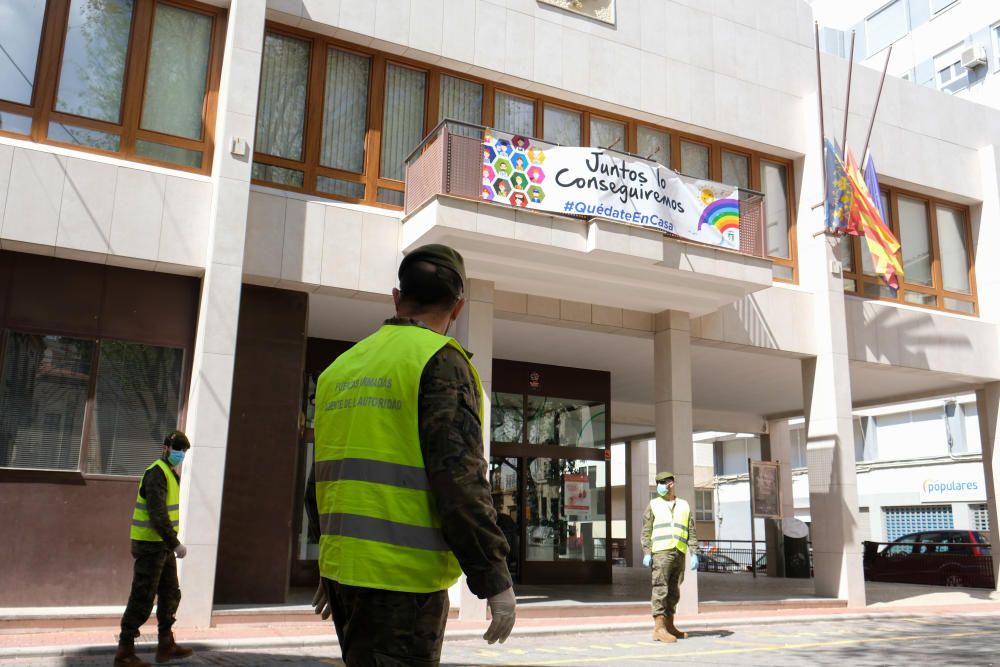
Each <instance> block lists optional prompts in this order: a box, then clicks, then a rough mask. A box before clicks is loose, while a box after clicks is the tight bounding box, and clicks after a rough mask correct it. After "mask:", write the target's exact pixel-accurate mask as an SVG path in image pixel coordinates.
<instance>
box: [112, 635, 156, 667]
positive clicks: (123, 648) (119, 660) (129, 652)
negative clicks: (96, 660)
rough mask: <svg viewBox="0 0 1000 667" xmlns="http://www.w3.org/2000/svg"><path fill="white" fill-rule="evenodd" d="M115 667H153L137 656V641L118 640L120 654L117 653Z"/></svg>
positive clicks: (130, 638)
mask: <svg viewBox="0 0 1000 667" xmlns="http://www.w3.org/2000/svg"><path fill="white" fill-rule="evenodd" d="M114 667H153V666H152V665H150V664H149V663H148V662H146V661H145V660H142V659H141V658H139V656H137V655H136V654H135V639H133V638H132V637H129V638H128V639H126V638H125V637H119V638H118V652H117V653H115V664H114Z"/></svg>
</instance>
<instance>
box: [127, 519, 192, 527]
mask: <svg viewBox="0 0 1000 667" xmlns="http://www.w3.org/2000/svg"><path fill="white" fill-rule="evenodd" d="M170 523H171V524H172V525H173V527H174V528H177V527H178V526H179V525H181V522H180V521H177V520H176V519H175V520H173V521H171V522H170ZM132 525H133V526H136V527H137V528H152V527H153V524H152V522H150V521H140V520H139V519H132Z"/></svg>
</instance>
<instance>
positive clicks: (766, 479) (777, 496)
mask: <svg viewBox="0 0 1000 667" xmlns="http://www.w3.org/2000/svg"><path fill="white" fill-rule="evenodd" d="M750 485H751V489H752V493H753V515H754V516H755V517H762V518H765V519H780V518H781V485H780V484H779V472H778V464H777V463H776V462H773V461H751V462H750Z"/></svg>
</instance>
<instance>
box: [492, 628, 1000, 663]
mask: <svg viewBox="0 0 1000 667" xmlns="http://www.w3.org/2000/svg"><path fill="white" fill-rule="evenodd" d="M995 634H1000V630H977V631H973V632H953V633H950V634H945V635H938V636H937V637H935V639H957V638H960V637H978V636H982V635H995ZM926 638H927V637H926V636H925V635H897V636H894V637H864V638H861V639H839V640H836V641H825V642H824V641H817V642H801V643H798V644H784V645H777V644H774V645H768V646H760V647H748V648H731V649H708V650H701V651H688V652H686V653H674V652H673V651H660V652H658V653H649V654H646V655H627V656H625V655H623V656H620V657H618V658H615V659H614V660H615V661H618V660H642V659H655V658H660V659H663V658H664V657H666V656H669V657H671V658H683V657H705V656H710V655H732V654H738V653H764V652H774V651H794V650H798V649H806V648H822V647H830V646H850V645H852V644H872V643H875V642H901V641H916V640H922V639H926ZM536 650H538V651H544V649H536ZM546 652H548V653H551V652H552V651H546ZM607 660H608V658H606V657H600V658H581V657H574V658H571V659H559V660H548V661H537V660H533V661H531V662H511V663H507V665H506V667H529V666H535V667H538V666H540V665H573V664H580V663H585V662H587V663H596V662H602V661H603V662H607Z"/></svg>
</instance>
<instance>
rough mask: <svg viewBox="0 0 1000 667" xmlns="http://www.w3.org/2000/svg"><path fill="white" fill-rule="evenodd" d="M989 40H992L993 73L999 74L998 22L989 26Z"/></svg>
mask: <svg viewBox="0 0 1000 667" xmlns="http://www.w3.org/2000/svg"><path fill="white" fill-rule="evenodd" d="M990 38H991V39H992V40H993V71H994V72H1000V21H998V22H997V23H994V24H993V25H991V26H990Z"/></svg>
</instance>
